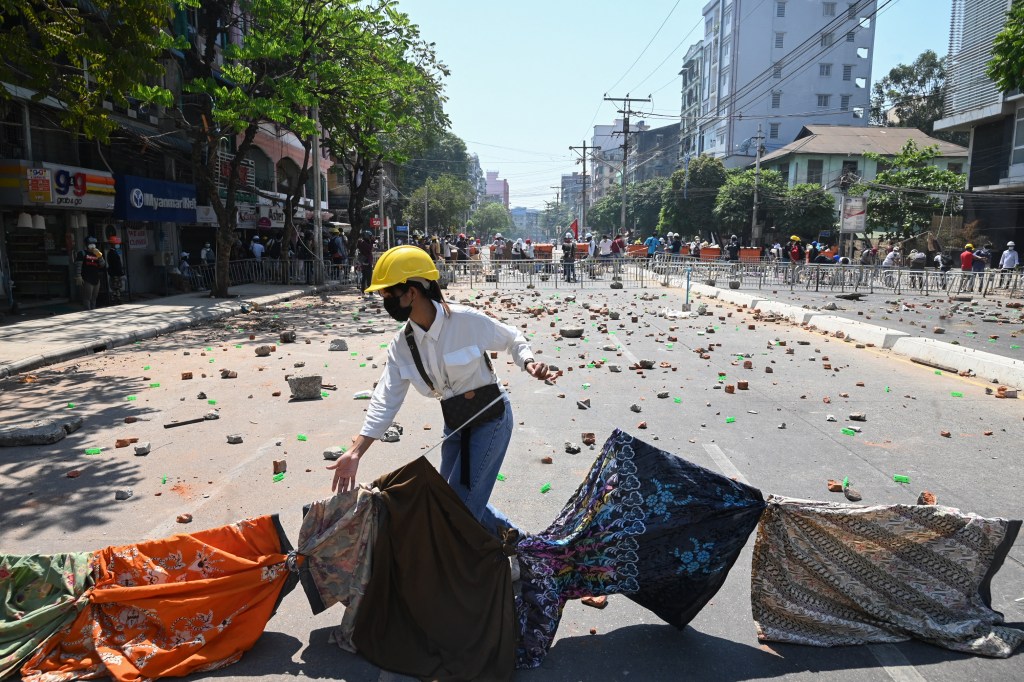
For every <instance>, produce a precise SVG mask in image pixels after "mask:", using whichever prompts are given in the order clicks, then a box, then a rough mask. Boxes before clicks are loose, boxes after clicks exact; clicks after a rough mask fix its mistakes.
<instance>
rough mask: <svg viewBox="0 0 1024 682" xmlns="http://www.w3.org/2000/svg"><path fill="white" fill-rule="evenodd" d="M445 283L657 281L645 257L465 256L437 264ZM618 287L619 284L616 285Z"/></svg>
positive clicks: (627, 284) (552, 285) (550, 285)
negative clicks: (558, 258) (462, 258)
mask: <svg viewBox="0 0 1024 682" xmlns="http://www.w3.org/2000/svg"><path fill="white" fill-rule="evenodd" d="M439 267H440V268H441V270H442V279H443V281H444V283H445V284H447V285H448V286H451V285H455V286H469V287H472V288H486V287H492V288H495V289H502V288H523V287H526V288H533V289H559V288H574V289H579V288H587V287H598V286H600V287H605V288H608V287H610V286H611V285H612V284H613V283H616V282H617V283H619V284H621V285H622V287H621V288H623V289H637V288H644V287H647V286H650V285H652V284H655V283H656V280H655V278H654V277H653V276H652V273H651V270H650V268H649V267H648V265H647V261H646V260H644V259H631V258H619V259H607V260H602V259H596V258H586V259H582V260H577V261H574V262H573V263H571V264H568V263H564V262H562V261H560V260H523V259H510V260H498V259H495V260H490V259H482V260H468V261H456V262H449V263H442V264H439ZM616 288H618V287H616Z"/></svg>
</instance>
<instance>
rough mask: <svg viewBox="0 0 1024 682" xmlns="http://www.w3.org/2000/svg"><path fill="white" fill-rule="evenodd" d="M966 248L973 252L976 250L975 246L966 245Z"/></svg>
mask: <svg viewBox="0 0 1024 682" xmlns="http://www.w3.org/2000/svg"><path fill="white" fill-rule="evenodd" d="M964 248H965V249H968V250H971V251H973V250H974V244H966V245H965V246H964Z"/></svg>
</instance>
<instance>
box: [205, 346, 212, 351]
mask: <svg viewBox="0 0 1024 682" xmlns="http://www.w3.org/2000/svg"><path fill="white" fill-rule="evenodd" d="M203 350H213V347H212V346H207V347H206V348H204V349H203Z"/></svg>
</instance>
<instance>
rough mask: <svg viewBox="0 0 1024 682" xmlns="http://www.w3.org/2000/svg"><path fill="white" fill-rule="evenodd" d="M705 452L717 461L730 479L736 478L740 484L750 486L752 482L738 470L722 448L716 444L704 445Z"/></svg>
mask: <svg viewBox="0 0 1024 682" xmlns="http://www.w3.org/2000/svg"><path fill="white" fill-rule="evenodd" d="M704 451H705V452H707V453H708V456H709V457H711V459H713V460H715V464H717V465H718V468H719V469H720V470H721V471H722V473H723V474H725V475H726V476H728V477H730V478H735V479H736V480H737V481H739V482H740V483H743V484H745V485H750V481H748V480H747V478H746V476H744V475H743V474H742V473H740V470H739V469H737V468H736V465H735V464H733V463H732V460H731V459H729V458H728V457H727V456H726V454H725V453H724V452H722V448H720V447H718V446H717V445H715V444H714V443H704Z"/></svg>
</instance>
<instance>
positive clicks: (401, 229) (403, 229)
mask: <svg viewBox="0 0 1024 682" xmlns="http://www.w3.org/2000/svg"><path fill="white" fill-rule="evenodd" d="M395 232H405V233H408V232H409V226H408V225H395Z"/></svg>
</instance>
